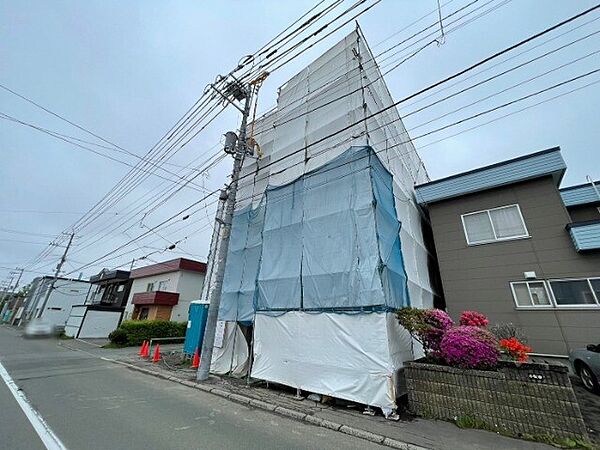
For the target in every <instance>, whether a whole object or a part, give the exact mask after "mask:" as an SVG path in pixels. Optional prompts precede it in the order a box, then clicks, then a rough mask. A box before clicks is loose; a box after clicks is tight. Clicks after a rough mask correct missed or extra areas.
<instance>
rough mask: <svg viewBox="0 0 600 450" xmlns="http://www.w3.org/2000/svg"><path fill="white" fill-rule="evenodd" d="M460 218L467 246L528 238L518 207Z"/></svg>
mask: <svg viewBox="0 0 600 450" xmlns="http://www.w3.org/2000/svg"><path fill="white" fill-rule="evenodd" d="M461 218H462V222H463V228H464V230H465V237H466V238H467V243H468V244H469V245H477V244H487V243H490V242H498V241H506V240H510V239H519V238H526V237H529V233H528V232H527V228H526V227H525V221H524V220H523V215H522V214H521V210H520V209H519V205H509V206H502V207H500V208H493V209H486V210H484V211H478V212H474V213H469V214H463V215H462V216H461Z"/></svg>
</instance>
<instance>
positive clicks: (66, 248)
mask: <svg viewBox="0 0 600 450" xmlns="http://www.w3.org/2000/svg"><path fill="white" fill-rule="evenodd" d="M74 237H75V233H71V236H70V237H69V242H68V243H67V246H66V247H65V251H64V252H63V255H62V257H61V258H60V261H59V263H58V264H57V265H56V271H55V272H54V278H53V280H52V282H51V283H50V286H48V290H47V291H46V295H45V296H44V301H43V302H42V306H41V307H40V311H39V313H38V315H37V316H38V318H39V317H42V313H43V312H44V308H45V307H46V303H48V299H49V298H50V294H51V293H52V289H54V284H55V283H56V280H57V279H58V275H59V274H60V269H62V266H63V264H64V263H65V261H66V260H67V253H68V252H69V247H71V243H72V242H73V238H74Z"/></svg>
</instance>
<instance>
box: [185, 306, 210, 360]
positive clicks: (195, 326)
mask: <svg viewBox="0 0 600 450" xmlns="http://www.w3.org/2000/svg"><path fill="white" fill-rule="evenodd" d="M207 317H208V303H200V302H191V303H190V309H189V313H188V324H187V330H186V332H185V342H184V344H183V352H184V353H187V354H188V355H190V356H191V355H193V354H194V353H195V352H196V348H200V349H201V348H202V339H203V338H204V329H205V328H206V318H207Z"/></svg>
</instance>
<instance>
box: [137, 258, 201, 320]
mask: <svg viewBox="0 0 600 450" xmlns="http://www.w3.org/2000/svg"><path fill="white" fill-rule="evenodd" d="M205 275H206V263H203V262H200V261H194V260H191V259H186V258H177V259H173V260H170V261H165V262H162V263H157V264H153V265H150V266H146V267H140V268H139V269H135V270H133V271H132V272H131V278H132V279H133V284H132V286H131V291H130V293H129V298H128V300H127V305H126V307H125V317H126V318H127V319H133V320H147V319H162V320H172V321H174V322H185V321H187V319H188V309H189V305H190V302H191V301H192V300H198V299H199V298H200V294H201V292H202V286H203V285H204V277H205Z"/></svg>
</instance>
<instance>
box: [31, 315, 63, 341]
mask: <svg viewBox="0 0 600 450" xmlns="http://www.w3.org/2000/svg"><path fill="white" fill-rule="evenodd" d="M54 334H56V328H55V327H54V325H53V324H51V323H50V322H48V321H47V320H44V319H33V320H32V321H31V322H29V323H28V324H27V326H26V327H25V337H26V338H32V337H48V336H52V335H54Z"/></svg>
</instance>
